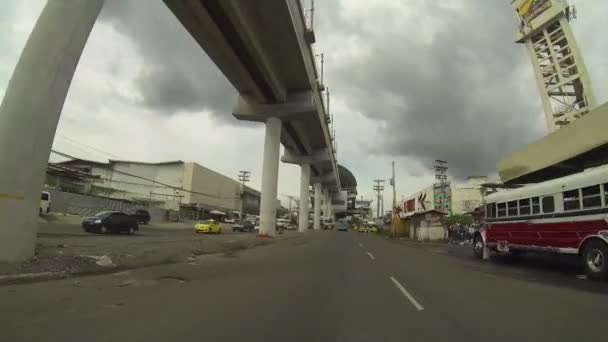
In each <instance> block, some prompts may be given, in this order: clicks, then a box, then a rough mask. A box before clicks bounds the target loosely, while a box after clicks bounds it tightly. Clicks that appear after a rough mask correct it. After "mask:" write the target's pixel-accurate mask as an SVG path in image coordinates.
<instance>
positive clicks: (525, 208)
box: [519, 198, 530, 216]
mask: <svg viewBox="0 0 608 342" xmlns="http://www.w3.org/2000/svg"><path fill="white" fill-rule="evenodd" d="M519 215H522V216H523V215H530V199H529V198H526V199H521V200H519Z"/></svg>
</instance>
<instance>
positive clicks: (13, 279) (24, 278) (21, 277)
mask: <svg viewBox="0 0 608 342" xmlns="http://www.w3.org/2000/svg"><path fill="white" fill-rule="evenodd" d="M66 275H69V274H66V273H64V272H37V273H20V274H9V275H0V285H10V284H18V283H25V282H32V281H43V280H50V279H55V278H63V277H65V276H66Z"/></svg>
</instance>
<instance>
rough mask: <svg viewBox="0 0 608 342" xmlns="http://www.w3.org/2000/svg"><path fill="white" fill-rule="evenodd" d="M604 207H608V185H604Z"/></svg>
mask: <svg viewBox="0 0 608 342" xmlns="http://www.w3.org/2000/svg"><path fill="white" fill-rule="evenodd" d="M604 205H605V206H608V183H605V184H604Z"/></svg>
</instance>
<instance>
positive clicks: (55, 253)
mask: <svg viewBox="0 0 608 342" xmlns="http://www.w3.org/2000/svg"><path fill="white" fill-rule="evenodd" d="M193 225H194V223H193V222H179V223H162V224H150V225H142V226H140V230H139V231H138V232H137V233H136V234H135V235H126V234H116V235H101V234H92V233H86V232H84V231H83V230H82V228H81V227H80V218H78V217H57V218H51V220H49V221H46V220H40V223H39V225H38V239H37V241H36V256H35V257H34V258H33V259H32V260H30V261H28V262H25V263H22V264H0V278H1V276H5V278H6V276H7V275H9V278H10V279H12V281H13V282H14V279H13V278H11V277H12V276H10V275H15V274H30V273H35V274H38V275H41V274H44V275H45V277H47V278H59V277H64V276H69V275H74V274H93V273H100V272H112V271H116V270H121V269H129V268H135V267H145V266H151V265H158V264H167V263H175V262H196V260H197V258H196V257H197V256H199V255H203V254H216V253H225V254H232V253H236V252H237V251H239V250H242V249H246V248H251V247H255V246H259V245H264V244H268V243H271V242H272V241H276V240H280V239H284V238H287V237H288V236H289V235H293V234H284V235H282V236H281V237H279V238H277V239H272V240H269V239H260V238H257V237H256V235H255V234H254V233H234V232H232V227H231V226H230V225H223V226H222V234H214V235H207V234H196V233H194V232H193V229H192V227H193ZM27 278H28V277H26V279H27ZM0 280H1V279H0Z"/></svg>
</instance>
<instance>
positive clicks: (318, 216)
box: [313, 183, 323, 230]
mask: <svg viewBox="0 0 608 342" xmlns="http://www.w3.org/2000/svg"><path fill="white" fill-rule="evenodd" d="M314 186H315V215H314V219H313V227H314V229H315V230H319V229H321V191H323V189H322V188H321V183H315V185H314Z"/></svg>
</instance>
